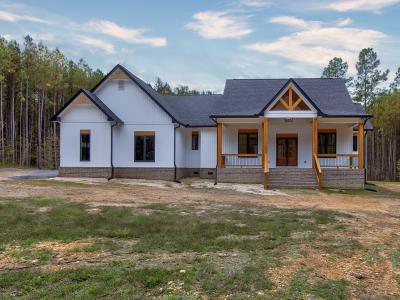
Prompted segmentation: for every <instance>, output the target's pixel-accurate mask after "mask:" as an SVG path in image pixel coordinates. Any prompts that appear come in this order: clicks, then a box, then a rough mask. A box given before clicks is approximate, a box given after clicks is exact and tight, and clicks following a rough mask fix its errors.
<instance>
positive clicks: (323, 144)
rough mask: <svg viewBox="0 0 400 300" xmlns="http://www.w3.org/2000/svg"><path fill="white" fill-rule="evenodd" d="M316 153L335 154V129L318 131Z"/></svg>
mask: <svg viewBox="0 0 400 300" xmlns="http://www.w3.org/2000/svg"><path fill="white" fill-rule="evenodd" d="M318 154H336V130H327V131H321V132H318Z"/></svg>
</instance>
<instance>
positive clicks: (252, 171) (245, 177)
mask: <svg viewBox="0 0 400 300" xmlns="http://www.w3.org/2000/svg"><path fill="white" fill-rule="evenodd" d="M263 180H264V173H263V170H262V169H261V168H220V169H218V174H217V181H218V182H229V183H263Z"/></svg>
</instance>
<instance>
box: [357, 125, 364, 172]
mask: <svg viewBox="0 0 400 300" xmlns="http://www.w3.org/2000/svg"><path fill="white" fill-rule="evenodd" d="M362 168H364V122H360V123H358V169H359V170H361V169H362Z"/></svg>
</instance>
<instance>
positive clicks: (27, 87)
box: [0, 36, 103, 168]
mask: <svg viewBox="0 0 400 300" xmlns="http://www.w3.org/2000/svg"><path fill="white" fill-rule="evenodd" d="M102 77H103V73H102V72H101V71H100V70H98V69H97V70H93V69H92V68H90V67H89V66H88V64H87V63H86V62H85V61H83V60H79V61H78V62H74V61H72V60H68V59H67V58H66V57H65V56H64V54H63V53H61V51H60V50H59V49H55V50H50V49H49V48H48V47H46V46H45V45H44V44H42V43H39V44H36V43H34V41H33V40H32V38H31V37H30V36H26V37H25V39H24V41H23V45H20V44H19V43H17V42H16V41H7V40H5V39H4V38H1V37H0V164H2V165H19V166H36V167H40V168H42V167H46V168H55V167H57V166H58V162H59V138H58V132H57V127H56V124H55V123H50V122H49V119H50V118H51V117H52V116H53V115H54V114H55V113H56V111H57V110H58V109H59V108H60V107H61V106H62V105H63V104H64V103H65V102H66V101H67V100H68V99H69V98H70V97H71V96H72V95H73V94H74V93H76V91H77V90H78V89H79V88H81V87H82V88H90V87H92V86H93V85H94V84H95V83H97V82H98V81H99V80H100V79H101V78H102Z"/></svg>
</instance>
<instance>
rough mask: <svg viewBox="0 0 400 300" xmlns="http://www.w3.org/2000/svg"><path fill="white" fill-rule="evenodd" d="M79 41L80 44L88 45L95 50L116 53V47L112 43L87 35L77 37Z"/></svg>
mask: <svg viewBox="0 0 400 300" xmlns="http://www.w3.org/2000/svg"><path fill="white" fill-rule="evenodd" d="M77 40H78V42H80V43H82V44H85V45H88V46H90V47H92V48H94V49H100V50H103V51H105V52H107V53H108V54H111V53H114V52H115V48H114V45H113V44H111V43H110V42H107V41H105V40H102V39H97V38H93V37H90V36H85V35H79V36H78V37H77Z"/></svg>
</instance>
